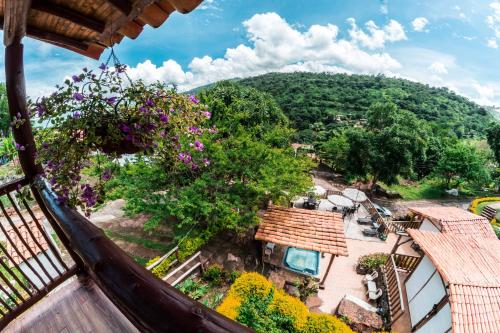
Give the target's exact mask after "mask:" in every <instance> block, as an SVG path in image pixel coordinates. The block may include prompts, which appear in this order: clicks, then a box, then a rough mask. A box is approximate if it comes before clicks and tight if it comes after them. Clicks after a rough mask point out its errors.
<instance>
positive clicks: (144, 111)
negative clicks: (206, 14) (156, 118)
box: [139, 106, 149, 113]
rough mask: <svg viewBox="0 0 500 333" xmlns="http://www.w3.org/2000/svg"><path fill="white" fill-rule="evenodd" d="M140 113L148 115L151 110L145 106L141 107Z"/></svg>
mask: <svg viewBox="0 0 500 333" xmlns="http://www.w3.org/2000/svg"><path fill="white" fill-rule="evenodd" d="M139 111H141V112H142V113H148V112H149V110H148V109H147V108H146V107H145V106H141V107H140V108H139Z"/></svg>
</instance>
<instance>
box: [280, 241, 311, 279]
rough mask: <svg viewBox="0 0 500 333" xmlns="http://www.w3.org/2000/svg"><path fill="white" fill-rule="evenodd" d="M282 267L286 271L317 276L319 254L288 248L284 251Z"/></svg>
mask: <svg viewBox="0 0 500 333" xmlns="http://www.w3.org/2000/svg"><path fill="white" fill-rule="evenodd" d="M283 265H285V267H286V268H287V269H289V270H291V271H294V272H297V273H300V274H306V275H318V274H319V252H318V251H310V250H303V249H297V248H295V247H289V248H288V249H286V253H285V259H283Z"/></svg>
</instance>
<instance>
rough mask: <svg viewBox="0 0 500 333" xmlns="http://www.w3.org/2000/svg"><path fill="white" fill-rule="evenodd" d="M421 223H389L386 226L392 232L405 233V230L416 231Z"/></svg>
mask: <svg viewBox="0 0 500 333" xmlns="http://www.w3.org/2000/svg"><path fill="white" fill-rule="evenodd" d="M421 224H422V221H390V222H388V223H387V226H388V228H389V230H390V231H392V232H406V229H418V228H420V225H421Z"/></svg>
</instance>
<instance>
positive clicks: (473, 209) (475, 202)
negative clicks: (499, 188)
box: [469, 197, 500, 214]
mask: <svg viewBox="0 0 500 333" xmlns="http://www.w3.org/2000/svg"><path fill="white" fill-rule="evenodd" d="M489 201H500V197H484V198H477V199H474V200H472V202H471V204H470V207H469V210H470V211H471V212H472V213H474V214H477V206H478V205H479V204H480V203H482V202H489Z"/></svg>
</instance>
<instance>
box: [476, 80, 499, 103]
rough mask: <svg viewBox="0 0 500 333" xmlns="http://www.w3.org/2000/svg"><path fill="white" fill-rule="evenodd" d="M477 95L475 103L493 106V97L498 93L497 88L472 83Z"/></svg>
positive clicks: (490, 85)
mask: <svg viewBox="0 0 500 333" xmlns="http://www.w3.org/2000/svg"><path fill="white" fill-rule="evenodd" d="M472 86H473V87H474V89H475V90H476V92H477V94H478V98H476V101H477V102H478V103H480V104H483V105H493V104H495V97H496V96H497V95H498V93H499V87H498V86H496V87H495V86H494V85H492V84H485V85H481V84H479V83H474V84H473V85H472Z"/></svg>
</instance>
